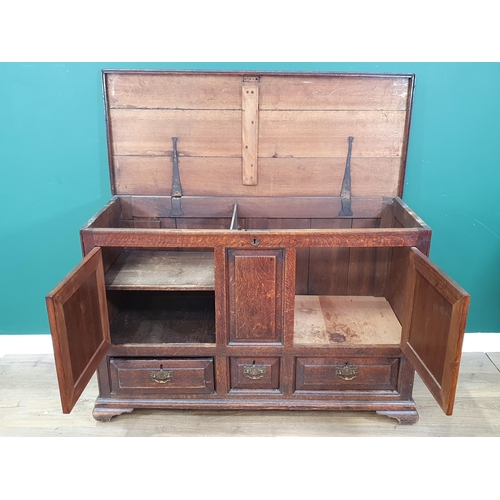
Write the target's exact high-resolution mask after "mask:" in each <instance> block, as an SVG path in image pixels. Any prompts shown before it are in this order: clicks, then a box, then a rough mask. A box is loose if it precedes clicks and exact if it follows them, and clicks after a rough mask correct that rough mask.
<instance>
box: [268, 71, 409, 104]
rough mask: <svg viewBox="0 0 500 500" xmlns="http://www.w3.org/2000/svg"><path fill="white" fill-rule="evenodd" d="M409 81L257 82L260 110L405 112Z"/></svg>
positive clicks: (299, 78)
mask: <svg viewBox="0 0 500 500" xmlns="http://www.w3.org/2000/svg"><path fill="white" fill-rule="evenodd" d="M409 85H410V79H409V78H408V77H392V78H386V77H378V78H376V77H374V78H367V77H366V76H355V75H332V76H319V77H315V76H313V75H290V76H288V75H286V76H273V75H270V76H267V75H263V76H261V78H260V87H261V95H262V98H261V105H260V107H261V109H265V110H268V109H282V110H291V109H309V110H313V109H317V110H324V109H329V110H379V109H384V110H405V109H406V107H407V99H408V93H409Z"/></svg>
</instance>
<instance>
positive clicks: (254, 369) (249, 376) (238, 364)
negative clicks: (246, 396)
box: [230, 358, 280, 391]
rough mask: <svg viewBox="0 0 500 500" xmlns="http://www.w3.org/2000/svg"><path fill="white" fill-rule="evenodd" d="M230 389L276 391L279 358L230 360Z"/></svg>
mask: <svg viewBox="0 0 500 500" xmlns="http://www.w3.org/2000/svg"><path fill="white" fill-rule="evenodd" d="M230 369H231V389H243V390H245V389H247V390H248V389H249V390H260V391H262V390H264V391H266V390H268V391H269V390H271V391H277V390H278V389H279V383H280V358H231V361H230Z"/></svg>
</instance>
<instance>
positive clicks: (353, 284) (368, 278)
mask: <svg viewBox="0 0 500 500" xmlns="http://www.w3.org/2000/svg"><path fill="white" fill-rule="evenodd" d="M379 222H380V221H379V219H353V221H352V228H353V229H360V228H374V227H377V225H378V223H379ZM376 259H377V249H376V248H352V249H351V251H350V253H349V273H348V278H347V295H373V294H374V286H375V267H376Z"/></svg>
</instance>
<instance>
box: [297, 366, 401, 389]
mask: <svg viewBox="0 0 500 500" xmlns="http://www.w3.org/2000/svg"><path fill="white" fill-rule="evenodd" d="M398 368H399V358H351V359H349V358H297V363H296V380H295V382H296V391H346V390H347V391H349V390H353V391H377V390H378V391H394V390H396V386H397V380H398Z"/></svg>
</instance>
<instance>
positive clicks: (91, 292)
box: [46, 248, 111, 413]
mask: <svg viewBox="0 0 500 500" xmlns="http://www.w3.org/2000/svg"><path fill="white" fill-rule="evenodd" d="M46 301H47V311H48V314H49V323H50V330H51V333H52V342H53V344H54V357H55V362H56V370H57V378H58V381H59V391H60V393H61V403H62V409H63V413H69V412H70V411H71V410H72V409H73V407H74V406H75V404H76V402H77V401H78V398H79V397H80V395H81V394H82V392H83V390H84V389H85V387H86V386H87V384H88V383H89V381H90V379H91V378H92V375H93V374H94V372H95V371H96V369H97V367H98V366H99V363H100V362H101V361H102V360H103V358H104V356H105V354H106V352H107V351H108V349H109V347H110V345H111V341H110V334H109V321H108V307H107V302H106V287H105V283H104V268H103V264H102V252H101V249H100V248H94V249H93V250H92V251H91V252H90V253H89V254H87V256H86V257H85V258H84V259H83V260H82V262H81V263H80V264H79V265H78V266H76V267H75V268H74V269H73V270H72V271H71V272H70V273H69V274H68V275H67V276H66V277H65V278H64V279H63V281H61V283H59V285H57V286H56V287H55V288H54V289H53V290H52V291H51V292H50V293H49V294H48V295H47V297H46Z"/></svg>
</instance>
